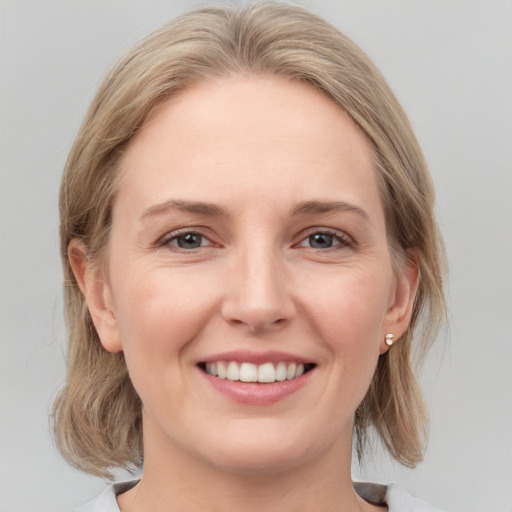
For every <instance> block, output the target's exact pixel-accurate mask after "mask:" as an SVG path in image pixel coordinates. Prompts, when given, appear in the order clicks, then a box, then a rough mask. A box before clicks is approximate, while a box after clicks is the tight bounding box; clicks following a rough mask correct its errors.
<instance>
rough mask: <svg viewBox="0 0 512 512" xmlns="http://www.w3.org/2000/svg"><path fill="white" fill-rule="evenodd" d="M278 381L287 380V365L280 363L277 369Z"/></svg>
mask: <svg viewBox="0 0 512 512" xmlns="http://www.w3.org/2000/svg"><path fill="white" fill-rule="evenodd" d="M276 380H278V381H283V380H286V365H285V364H284V363H279V364H278V365H277V367H276Z"/></svg>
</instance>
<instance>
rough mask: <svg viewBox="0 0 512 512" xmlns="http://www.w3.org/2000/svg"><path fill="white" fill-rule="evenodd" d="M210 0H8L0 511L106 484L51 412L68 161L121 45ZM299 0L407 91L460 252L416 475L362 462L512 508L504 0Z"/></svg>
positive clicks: (68, 500) (450, 506) (3, 43)
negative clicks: (63, 178)
mask: <svg viewBox="0 0 512 512" xmlns="http://www.w3.org/2000/svg"><path fill="white" fill-rule="evenodd" d="M203 3H204V2H186V1H173V0H167V1H160V0H103V1H99V0H97V1H93V0H31V1H28V0H3V1H2V0H0V94H1V96H0V116H1V117H0V120H1V122H0V130H1V132H0V144H1V153H0V173H1V174H0V180H1V181H0V327H1V329H0V336H1V347H0V348H1V353H0V393H1V395H0V398H1V402H0V415H1V416H0V421H1V423H0V433H1V437H0V512H29V511H30V512H50V511H52V512H59V511H62V512H64V511H66V510H68V509H69V508H70V507H71V506H73V505H77V504H79V503H81V502H84V501H86V500H87V499H89V498H91V497H93V496H94V495H95V494H97V493H98V492H99V491H100V490H101V489H102V488H103V486H104V483H103V482H102V481H100V480H98V479H95V478H92V477H88V476H86V475H83V474H81V473H79V472H77V471H75V470H73V469H71V468H69V467H68V466H67V465H66V464H65V462H63V460H62V459H61V458H60V456H59V454H58V453H57V452H56V450H55V448H54V446H53V444H52V440H51V436H50V434H49V427H48V413H49V410H50V408H51V403H52V400H53V398H54V397H55V394H56V392H57V390H58V389H59V387H60V386H61V385H62V383H63V379H64V353H65V333H64V328H63V320H62V299H61V271H60V261H59V255H58V218H57V194H58V186H59V180H60V174H61V171H62V167H63V164H64V161H65V158H66V155H67V153H68V151H69V148H70V145H71V143H72V140H73V137H74V135H75V134H76V132H77V129H78V126H79V123H80V122H81V119H82V116H83V115H84V112H85V110H86V108H87V105H88V103H89V102H90V100H91V98H92V95H93V93H94V91H95V89H96V87H97V85H98V82H99V80H100V79H101V77H102V76H103V74H104V73H105V72H106V71H107V69H108V68H109V67H110V65H111V64H112V63H113V62H114V61H115V59H116V58H117V57H119V56H120V55H121V54H122V53H123V52H124V51H126V50H127V49H128V48H129V47H130V46H131V45H132V44H133V43H134V42H136V41H137V40H139V39H140V38H141V37H143V36H144V35H146V34H147V33H149V32H150V31H152V30H153V29H155V28H157V27H158V26H159V25H161V24H162V23H163V22H164V21H166V20H168V19H170V18H172V17H174V16H175V15H176V14H178V13H181V12H183V11H184V10H185V9H188V8H191V7H194V6H197V5H202V4H203ZM220 3H222V2H220ZM298 3H299V4H301V5H305V6H306V7H308V8H310V9H311V10H313V11H314V12H316V13H317V14H320V15H322V16H324V17H325V18H327V19H328V20H329V21H331V22H332V23H333V24H334V25H336V26H337V27H339V28H340V29H341V30H342V31H344V32H345V33H346V34H347V35H349V36H350V37H352V38H353V39H354V40H355V41H356V42H357V43H358V44H359V45H360V46H361V47H362V48H363V49H364V50H365V51H366V52H367V53H369V55H370V56H371V57H372V58H373V59H374V60H375V61H376V63H377V65H378V66H379V67H380V68H381V70H382V71H383V73H384V75H385V76H386V77H387V79H388V80H389V82H390V84H391V86H392V87H393V89H394V90H395V92H396V94H397V95H398V97H399V99H400V100H401V101H402V102H403V104H404V105H405V108H406V110H407V112H408V113H409V115H410V118H411V120H412V122H413V125H414V127H415V129H416V132H417V134H418V137H419V139H420V142H421V143H422V146H423V148H424V150H425V154H426V156H427V159H428V162H429V164H430V168H431V171H432V174H433V177H434V181H435V185H436V188H437V193H438V202H437V210H438V215H439V222H440V224H441V228H442V230H443V231H444V234H445V237H446V245H447V252H448V257H449V262H450V279H449V283H448V294H449V309H450V325H451V327H450V336H449V337H448V336H447V335H446V333H444V334H443V335H442V336H441V337H440V340H439V341H440V342H439V344H438V346H437V348H436V349H434V351H433V352H432V354H431V356H430V357H429V359H428V361H427V365H426V366H425V368H424V371H423V374H422V381H423V383H424V386H425V392H426V396H427V399H428V404H429V407H430V411H431V416H432V434H431V442H430V447H429V450H428V452H427V456H426V460H425V462H424V463H423V464H422V465H420V466H419V467H418V468H417V469H416V470H414V471H412V472H411V471H409V470H404V469H400V468H399V467H398V466H397V465H395V464H392V463H391V462H390V461H389V459H388V458H387V457H386V456H385V455H382V454H379V452H377V453H376V455H375V456H374V459H375V462H374V463H371V464H368V465H367V466H366V468H364V469H361V468H359V467H358V466H357V465H354V477H355V478H358V479H362V480H372V481H377V482H383V483H386V482H391V481H398V482H401V483H403V484H405V485H406V487H407V488H408V489H409V490H410V491H411V492H412V493H413V494H416V495H417V496H419V497H422V498H424V499H427V500H428V501H430V502H432V503H436V504H437V505H438V506H440V507H443V508H446V509H447V510H451V511H453V512H477V511H480V512H510V511H512V291H511V290H512V263H511V262H512V229H511V228H512V206H511V197H512V165H511V164H512V150H511V148H512V100H511V98H512V39H511V36H510V33H511V32H512V31H511V28H512V26H511V25H512V2H511V1H510V0H459V1H457V0H424V1H417V0H359V1H358V0H352V1H349V0H342V1H334V0H303V1H300V2H298Z"/></svg>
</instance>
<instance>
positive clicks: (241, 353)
mask: <svg viewBox="0 0 512 512" xmlns="http://www.w3.org/2000/svg"><path fill="white" fill-rule="evenodd" d="M217 361H236V362H239V363H253V364H264V363H279V362H281V361H282V362H285V363H287V362H289V363H302V364H307V363H314V361H312V360H311V359H307V358H304V357H301V356H298V355H295V354H290V353H289V352H281V351H275V350H271V351H265V352H253V351H248V350H233V351H229V352H222V353H218V354H213V355H210V356H206V357H205V358H204V359H201V360H200V361H198V363H215V362H217Z"/></svg>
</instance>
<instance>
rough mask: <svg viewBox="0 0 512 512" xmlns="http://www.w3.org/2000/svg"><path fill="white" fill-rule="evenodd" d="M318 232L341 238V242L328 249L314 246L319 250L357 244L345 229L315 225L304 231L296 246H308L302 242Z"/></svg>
mask: <svg viewBox="0 0 512 512" xmlns="http://www.w3.org/2000/svg"><path fill="white" fill-rule="evenodd" d="M316 234H323V235H329V236H332V237H335V238H337V239H338V240H339V244H337V245H335V246H333V247H329V248H328V249H317V248H314V247H312V249H315V250H317V251H326V250H329V249H335V248H337V247H338V246H341V247H354V246H355V241H354V239H353V238H352V237H351V236H350V235H348V234H347V233H346V232H345V231H340V230H338V229H333V228H326V227H321V226H315V227H312V228H308V229H307V230H306V231H305V232H302V234H301V238H300V240H299V242H298V243H296V244H295V246H298V247H306V246H304V245H302V243H303V242H305V241H306V240H307V239H308V238H309V237H310V236H312V235H316Z"/></svg>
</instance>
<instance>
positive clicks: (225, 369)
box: [198, 361, 316, 384]
mask: <svg viewBox="0 0 512 512" xmlns="http://www.w3.org/2000/svg"><path fill="white" fill-rule="evenodd" d="M198 366H199V368H200V369H201V370H202V371H204V372H205V373H206V374H208V375H211V376H212V377H216V378H218V379H226V380H230V381H239V382H256V383H261V384H272V383H274V382H283V381H289V380H295V379H298V378H299V377H301V376H302V375H304V374H305V373H308V372H310V371H311V370H313V368H315V366H316V364H315V363H300V362H285V361H279V362H266V363H263V364H254V363H250V362H239V361H215V362H201V363H199V364H198Z"/></svg>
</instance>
